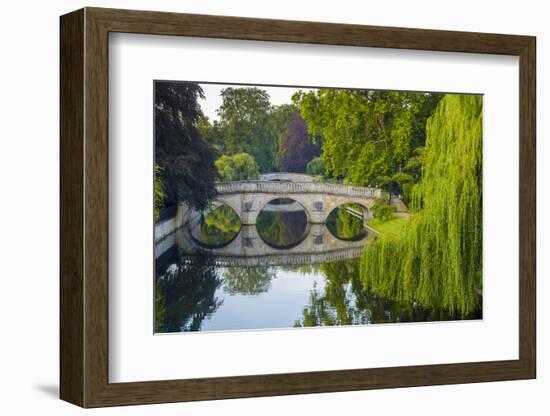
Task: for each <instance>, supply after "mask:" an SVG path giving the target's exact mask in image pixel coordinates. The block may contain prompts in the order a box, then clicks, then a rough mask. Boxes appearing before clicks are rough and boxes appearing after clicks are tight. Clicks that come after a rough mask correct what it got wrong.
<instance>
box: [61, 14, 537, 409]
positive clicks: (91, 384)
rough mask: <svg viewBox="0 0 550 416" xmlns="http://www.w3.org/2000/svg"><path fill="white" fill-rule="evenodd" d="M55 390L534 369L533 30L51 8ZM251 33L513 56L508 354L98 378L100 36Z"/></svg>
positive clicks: (253, 36)
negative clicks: (515, 320) (56, 234)
mask: <svg viewBox="0 0 550 416" xmlns="http://www.w3.org/2000/svg"><path fill="white" fill-rule="evenodd" d="M60 28H61V45H60V46H61V61H60V63H61V93H60V94H61V95H60V101H61V120H60V124H61V155H60V156H61V180H60V186H61V200H60V203H61V213H60V220H61V243H60V252H61V256H60V262H61V268H60V279H61V284H60V296H61V301H60V345H61V346H60V361H61V363H60V377H61V385H60V396H61V399H63V400H66V401H68V402H71V403H74V404H76V405H79V406H82V407H101V406H114V405H131V404H146V403H162V402H178V401H191V400H212V399H225V398H238V397H258V396H269V395H287V394H303V393H321V392H337V391H351V390H362V389H377V388H397V387H409V386H425V385H439V384H453V383H473V382H487V381H498V380H518V379H530V378H535V377H536V332H535V331H536V326H535V311H536V305H535V300H536V296H535V294H536V291H535V282H536V278H535V260H536V259H535V249H536V236H535V232H536V228H535V224H536V204H535V202H536V194H535V192H536V191H535V188H536V186H535V185H536V179H535V171H536V169H535V160H536V158H535V156H536V152H535V127H536V119H535V105H536V96H535V91H536V90H535V82H536V81H535V50H536V46H535V45H536V43H535V38H534V37H529V36H516V35H500V34H485V33H468V32H451V31H437V30H421V29H403V28H393V27H376V26H361V25H344V24H328V23H313V22H297V21H283V20H264V19H253V18H240V17H222V16H206V15H190V14H176V13H163V12H147V11H130V10H114V9H100V8H85V9H81V10H78V11H75V12H72V13H69V14H67V15H64V16H62V17H61V25H60ZM110 32H126V33H141V34H155V35H173V36H192V37H206V38H223V39H240V40H262V41H277V42H296V43H312V44H330V45H347V46H368V47H380V48H397V49H415V50H428V51H447V52H467V53H482V54H502V55H514V56H518V57H519V66H520V80H519V85H520V91H519V103H520V105H519V109H518V111H519V120H520V130H519V137H520V142H519V147H518V149H519V160H520V178H519V179H520V181H519V184H520V185H519V190H518V191H519V195H520V207H519V213H520V215H519V218H520V223H519V235H520V241H519V248H520V250H519V260H520V267H519V270H518V273H519V359H518V360H508V361H491V362H472V363H460V364H444V365H418V366H416V365H415V366H406V367H390V368H369V369H355V370H339V371H322V372H307V373H288V374H265V375H254V376H237V377H219V378H204V379H182V380H170V381H147V382H135V383H109V379H108V360H109V354H108V286H109V285H108V279H109V276H108V223H109V216H108V171H109V167H108V65H109V62H108V34H109V33H110Z"/></svg>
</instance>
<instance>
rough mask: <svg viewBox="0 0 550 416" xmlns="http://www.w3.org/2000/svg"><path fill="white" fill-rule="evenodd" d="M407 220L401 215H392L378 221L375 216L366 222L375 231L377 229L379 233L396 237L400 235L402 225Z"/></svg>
mask: <svg viewBox="0 0 550 416" xmlns="http://www.w3.org/2000/svg"><path fill="white" fill-rule="evenodd" d="M407 221H408V219H407V218H402V217H394V218H392V219H391V220H389V221H380V220H379V219H377V218H373V219H372V220H370V221H369V222H368V223H367V225H368V226H369V227H371V228H373V229H374V230H375V231H378V232H379V233H380V234H383V235H391V236H394V237H397V236H399V235H401V231H402V229H403V226H404V225H405V224H406V223H407Z"/></svg>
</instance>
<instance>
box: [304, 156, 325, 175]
mask: <svg viewBox="0 0 550 416" xmlns="http://www.w3.org/2000/svg"><path fill="white" fill-rule="evenodd" d="M306 173H307V174H308V175H313V176H323V175H324V174H325V162H324V161H323V159H322V158H321V157H314V158H313V159H311V161H310V162H309V163H308V164H307V166H306Z"/></svg>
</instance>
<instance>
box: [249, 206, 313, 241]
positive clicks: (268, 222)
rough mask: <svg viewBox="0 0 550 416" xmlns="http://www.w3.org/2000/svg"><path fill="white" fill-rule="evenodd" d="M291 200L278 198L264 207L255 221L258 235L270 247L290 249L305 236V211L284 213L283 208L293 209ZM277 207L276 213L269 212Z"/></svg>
mask: <svg viewBox="0 0 550 416" xmlns="http://www.w3.org/2000/svg"><path fill="white" fill-rule="evenodd" d="M296 204H297V202H295V201H294V200H292V199H287V198H279V199H275V200H273V201H271V202H270V203H269V204H267V205H266V208H267V209H265V208H264V209H262V210H261V211H260V213H259V214H258V218H257V219H256V229H257V230H258V234H259V235H260V237H261V238H262V240H263V241H265V242H266V243H267V244H269V245H270V246H271V247H275V248H280V249H284V248H290V247H293V246H296V245H297V244H299V243H300V242H301V241H302V240H303V239H304V237H305V236H306V234H307V228H308V220H307V214H306V212H305V210H303V209H301V210H297V211H296V210H289V211H284V208H285V206H288V207H289V209H291V208H290V207H295V205H296ZM269 207H277V208H278V209H279V210H278V211H270V210H269Z"/></svg>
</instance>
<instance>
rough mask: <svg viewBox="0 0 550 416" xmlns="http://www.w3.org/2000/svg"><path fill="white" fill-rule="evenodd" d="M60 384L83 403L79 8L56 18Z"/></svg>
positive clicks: (81, 17)
mask: <svg viewBox="0 0 550 416" xmlns="http://www.w3.org/2000/svg"><path fill="white" fill-rule="evenodd" d="M60 29H61V36H60V40H61V44H60V48H61V50H60V86H61V90H60V97H59V102H60V115H61V120H60V148H61V154H60V163H61V165H60V184H59V185H60V218H59V219H60V250H59V251H60V357H59V358H60V381H61V383H60V388H59V394H60V397H61V398H62V399H63V400H67V401H69V402H71V403H75V404H78V405H81V406H82V405H83V404H84V391H83V386H84V383H83V377H84V373H85V368H84V361H83V349H84V314H83V305H84V287H83V281H84V280H83V278H84V272H83V256H84V228H83V222H84V207H83V199H84V183H83V173H84V157H83V150H82V149H83V138H84V76H83V74H84V12H83V11H82V10H79V11H77V12H75V13H73V14H71V15H68V16H66V17H64V18H63V19H61V24H60Z"/></svg>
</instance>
